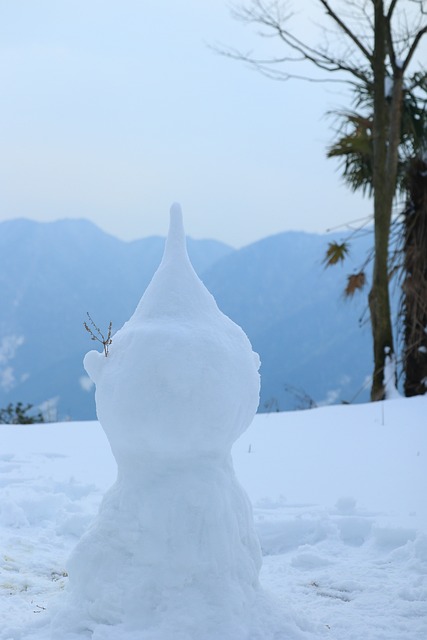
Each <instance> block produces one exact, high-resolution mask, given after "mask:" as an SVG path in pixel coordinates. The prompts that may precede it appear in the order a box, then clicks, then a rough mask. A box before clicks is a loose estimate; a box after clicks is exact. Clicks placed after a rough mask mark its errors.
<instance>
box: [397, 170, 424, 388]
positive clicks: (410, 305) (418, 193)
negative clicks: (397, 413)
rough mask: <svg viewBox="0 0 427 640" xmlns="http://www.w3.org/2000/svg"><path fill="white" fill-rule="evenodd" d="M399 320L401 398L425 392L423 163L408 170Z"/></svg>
mask: <svg viewBox="0 0 427 640" xmlns="http://www.w3.org/2000/svg"><path fill="white" fill-rule="evenodd" d="M404 225H405V231H404V233H405V237H404V247H403V252H404V269H405V279H404V282H403V287H402V288H403V316H404V318H403V320H404V335H405V351H404V368H405V385H404V388H405V395H406V396H415V395H423V394H424V393H426V392H427V386H426V385H427V162H425V161H424V160H422V159H420V158H417V159H416V160H414V161H413V162H412V163H411V165H410V167H409V170H408V204H407V208H406V211H405V219H404Z"/></svg>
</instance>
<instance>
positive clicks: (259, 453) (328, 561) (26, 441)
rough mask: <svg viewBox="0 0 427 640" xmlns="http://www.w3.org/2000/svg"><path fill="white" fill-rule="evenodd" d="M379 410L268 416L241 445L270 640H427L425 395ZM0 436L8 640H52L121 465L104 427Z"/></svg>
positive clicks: (46, 428)
mask: <svg viewBox="0 0 427 640" xmlns="http://www.w3.org/2000/svg"><path fill="white" fill-rule="evenodd" d="M381 404H382V403H376V404H370V405H357V406H342V407H340V406H336V407H325V408H322V409H315V410H311V411H302V412H292V413H281V414H270V415H265V414H264V415H257V416H256V417H255V419H254V422H253V424H252V425H251V427H250V428H249V430H248V431H247V432H246V433H245V434H244V435H243V436H241V438H240V439H239V440H238V442H237V443H236V445H235V446H234V448H233V460H234V467H235V469H236V474H237V477H238V480H239V481H240V482H241V484H242V485H243V487H244V488H245V490H246V491H247V493H248V494H249V497H250V499H251V500H252V502H253V504H254V519H255V527H256V531H257V533H258V535H259V538H260V543H261V548H262V550H263V567H262V570H261V584H262V586H263V587H264V588H265V589H266V590H268V591H269V592H271V593H273V594H274V595H275V596H276V597H277V599H278V602H279V605H280V606H279V609H278V610H277V611H276V612H275V613H274V612H273V611H272V612H271V616H270V617H269V618H267V619H266V620H265V621H264V628H265V632H266V637H268V635H269V631H270V630H271V628H273V627H274V626H275V625H276V623H277V621H275V620H274V617H275V616H279V617H280V616H282V618H284V619H285V620H290V621H294V622H296V624H297V625H298V627H299V628H300V630H301V631H300V633H299V632H297V630H295V627H294V626H292V625H291V624H289V633H288V634H287V637H288V638H289V640H294V639H295V638H297V637H306V638H310V639H311V638H319V637H320V638H322V637H325V638H330V639H331V640H353V639H354V640H356V639H357V640H360V638H363V637H365V638H368V639H369V640H402V639H403V638H404V639H405V640H422V639H423V638H425V637H427V517H426V499H425V488H426V486H427V468H426V464H425V457H426V455H427V430H426V416H427V411H426V409H427V399H426V398H413V399H401V400H393V401H389V402H386V403H384V407H381ZM383 422H384V424H383ZM0 434H1V441H2V447H1V450H2V453H1V455H0V491H1V500H0V540H1V550H2V555H1V566H0V639H1V640H48V638H49V627H48V623H49V619H50V616H51V614H52V612H53V611H55V610H56V608H57V607H58V602H59V603H60V602H61V599H62V597H63V589H64V587H65V585H66V584H67V581H68V577H67V575H66V573H67V561H68V558H69V555H70V553H71V551H72V549H73V548H74V547H75V545H76V543H77V542H78V540H79V539H80V537H81V536H82V535H83V533H84V531H85V530H86V529H87V527H88V526H89V524H90V522H91V521H92V520H93V518H94V517H95V515H96V513H97V510H98V507H99V504H100V502H101V499H102V496H103V493H104V492H105V491H106V490H107V489H108V488H109V487H110V486H111V484H112V483H113V482H114V480H115V475H116V464H115V461H114V458H113V456H112V453H111V450H110V447H109V444H108V441H107V439H106V437H105V434H104V432H103V431H102V429H101V427H100V426H99V424H98V423H96V422H90V423H61V424H52V425H37V426H36V425H28V426H16V427H15V426H2V427H0ZM110 632H112V629H111V628H110V629H107V631H106V632H105V629H102V628H98V630H97V635H96V636H95V635H93V636H92V637H93V638H95V640H96V639H97V638H103V640H104V639H105V640H107V639H108V640H109V638H110V636H108V635H105V633H107V634H108V633H110ZM103 633H104V635H102V634H103ZM300 634H301V636H300ZM113 637H114V640H122V638H123V640H125V639H126V640H130V639H132V640H134V638H132V635H129V633H127V632H126V634H125V632H124V635H123V636H122V637H120V636H117V635H115V636H114V635H112V636H111V638H113ZM140 637H141V638H142V637H143V636H138V640H139V638H140ZM176 637H179V636H176ZM77 638H78V640H82V639H83V638H85V636H84V635H80V636H77ZM135 638H136V636H135ZM153 638H154V636H153ZM219 638H220V636H218V639H219ZM259 638H262V635H260V636H259ZM61 640H62V639H61ZM162 640H163V639H162ZM278 640H279V638H278ZM280 640H282V639H281V638H280Z"/></svg>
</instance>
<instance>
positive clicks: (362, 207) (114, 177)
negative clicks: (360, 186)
mask: <svg viewBox="0 0 427 640" xmlns="http://www.w3.org/2000/svg"><path fill="white" fill-rule="evenodd" d="M314 4H316V3H315V2H313V0H300V1H299V2H297V3H296V5H297V15H296V16H295V18H294V20H295V24H296V26H297V27H298V28H299V29H302V32H303V33H304V35H310V34H311V33H315V31H314V29H315V27H314V26H313V24H312V22H311V21H310V20H311V19H312V18H313V12H312V7H313V6H314ZM308 15H310V20H309V19H308ZM267 45H268V47H269V48H268V49H266V48H265V47H266V46H267ZM216 46H220V47H227V46H230V47H236V48H240V49H242V50H244V51H249V50H251V49H253V50H255V51H257V50H259V49H257V47H259V46H262V47H264V51H270V46H271V51H276V49H275V43H274V42H273V41H271V40H269V41H267V43H266V41H265V39H262V38H260V37H259V36H258V35H257V34H256V29H254V28H251V27H249V26H244V25H243V24H241V23H240V22H238V21H236V20H234V19H233V18H232V16H231V14H230V6H229V3H228V2H226V0H144V1H141V0H120V2H118V1H117V0H60V1H58V0H37V2H34V0H2V2H1V3H0V82H1V86H2V97H1V100H0V118H1V122H2V126H1V127H0V131H1V134H0V135H1V138H0V184H1V189H0V221H1V220H8V219H13V218H18V217H25V218H30V219H34V220H40V221H50V220H56V219H60V218H69V217H76V218H88V219H90V220H92V221H93V222H95V223H96V224H97V225H98V226H100V227H101V228H102V229H104V230H105V231H107V232H108V233H111V234H113V235H115V236H117V237H119V238H122V239H124V240H132V239H135V238H141V237H146V236H150V235H165V233H166V230H167V226H168V212H169V208H170V206H171V204H172V203H173V202H174V201H178V202H180V203H181V205H182V208H183V211H184V217H185V225H186V230H187V233H188V235H190V236H192V237H194V238H215V239H218V240H221V241H223V242H226V243H228V244H231V245H233V246H235V247H240V246H243V245H246V244H249V243H251V242H254V241H256V240H257V239H259V238H263V237H266V236H269V235H272V234H275V233H279V232H282V231H285V230H290V229H293V230H304V231H310V232H321V233H323V232H324V231H325V230H327V229H329V228H331V227H332V228H333V227H336V226H338V225H342V224H345V223H346V222H347V221H350V220H353V219H356V218H361V217H363V216H366V215H369V213H370V212H371V203H370V202H369V201H368V200H364V199H363V198H362V197H359V196H355V195H354V194H352V193H351V192H350V191H349V190H348V189H347V188H346V187H345V186H344V185H343V184H342V181H341V179H340V175H339V166H338V164H337V163H336V161H332V160H327V159H326V153H325V150H326V148H327V146H328V144H329V143H330V142H331V139H332V138H333V130H332V127H333V120H332V119H331V118H327V117H325V113H326V112H327V111H328V110H331V109H336V108H338V107H340V106H342V105H343V104H344V105H345V104H347V105H348V100H347V101H346V96H345V94H344V93H343V91H344V90H343V89H338V88H337V87H336V86H331V85H324V84H322V85H319V84H314V83H306V82H303V81H296V80H295V81H289V82H277V81H273V80H271V79H268V78H266V77H264V76H262V75H261V74H259V73H258V72H256V71H254V70H253V69H251V68H249V67H248V66H247V65H245V64H244V63H242V62H238V61H234V60H231V59H229V58H227V57H225V56H221V55H219V54H218V53H216V52H215V51H214V50H213V47H216Z"/></svg>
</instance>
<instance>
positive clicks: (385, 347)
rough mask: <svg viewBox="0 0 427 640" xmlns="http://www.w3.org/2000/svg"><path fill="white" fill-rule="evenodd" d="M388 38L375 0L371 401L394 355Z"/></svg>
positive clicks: (380, 389)
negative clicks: (390, 256) (390, 268)
mask: <svg viewBox="0 0 427 640" xmlns="http://www.w3.org/2000/svg"><path fill="white" fill-rule="evenodd" d="M386 38H387V31H386V17H385V16H384V2H383V0H375V42H374V53H373V62H372V66H373V72H374V122H373V156H374V157H373V186H374V231H375V257H374V266H373V276H372V288H371V291H370V293H369V309H370V314H371V326H372V337H373V347H374V373H373V377H372V387H371V400H382V399H383V398H384V397H385V385H384V365H385V358H386V355H387V353H390V355H391V354H392V353H393V334H392V327H391V310H390V297H389V288H388V246H389V235H390V223H391V210H392V203H393V194H394V187H395V180H396V178H395V177H394V182H392V176H388V175H387V170H388V169H390V167H391V166H392V163H391V158H390V156H389V157H388V154H387V151H388V146H389V141H388V129H389V126H388V125H389V124H391V121H392V114H390V119H389V117H388V116H389V114H388V109H389V107H388V104H387V99H386V96H385V69H386V65H385V58H386ZM396 150H397V147H396ZM389 151H390V149H389ZM396 152H397V151H396ZM390 163H391V164H390ZM391 189H392V191H391ZM390 194H391V198H390Z"/></svg>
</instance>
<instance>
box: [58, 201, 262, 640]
mask: <svg viewBox="0 0 427 640" xmlns="http://www.w3.org/2000/svg"><path fill="white" fill-rule="evenodd" d="M84 365H85V368H86V370H87V372H88V374H89V376H90V378H91V379H92V380H93V382H94V383H95V384H96V406H97V414H98V418H99V422H100V424H101V425H102V427H103V429H104V430H105V433H106V435H107V437H108V440H109V442H110V445H111V449H112V452H113V455H114V457H115V459H116V462H117V467H118V475H117V481H116V483H115V484H114V485H113V487H112V488H111V489H110V490H109V491H108V493H107V494H106V496H105V498H104V500H103V502H102V505H101V507H100V510H99V514H98V517H97V518H96V520H95V522H94V524H93V525H92V527H91V529H90V530H89V532H88V533H87V534H86V535H85V536H84V537H83V538H82V540H81V541H80V542H79V544H78V545H77V547H76V549H75V551H74V553H73V555H72V557H71V559H70V561H69V563H68V565H69V587H68V589H67V594H66V601H65V604H64V606H63V607H62V609H61V610H60V612H59V614H58V615H57V616H56V617H55V619H54V621H53V623H52V638H58V637H61V638H64V639H65V638H68V636H69V637H70V638H71V637H73V634H76V633H81V632H87V633H93V634H94V635H93V637H94V638H95V637H98V635H96V633H95V630H96V627H97V626H99V625H106V626H108V627H109V628H111V627H118V628H120V627H123V629H126V630H127V631H128V632H129V633H133V632H135V633H137V632H138V633H141V632H145V633H146V634H147V635H141V636H138V637H141V638H145V637H147V638H154V637H156V638H157V637H159V638H162V640H169V638H170V639H172V638H176V637H182V638H189V639H191V640H196V639H197V640H198V639H199V638H201V637H203V638H205V639H208V638H218V637H221V638H233V639H234V640H239V639H240V638H247V637H249V636H250V635H252V633H253V632H254V633H255V631H254V630H256V625H257V624H258V623H257V616H258V614H259V615H260V616H261V617H262V615H265V608H266V606H270V609H271V606H272V605H271V604H270V605H269V604H268V602H269V599H268V597H267V596H266V595H265V594H263V593H262V592H261V590H260V587H259V581H258V576H259V571H260V567H261V553H260V548H259V543H258V539H257V536H256V534H255V530H254V524H253V517H252V510H251V506H250V504H249V501H248V499H247V497H246V494H245V493H244V492H243V490H242V489H241V487H240V485H239V484H238V482H237V480H236V478H235V474H234V470H233V465H232V460H231V447H232V445H233V443H234V442H235V441H236V440H237V438H238V437H239V436H240V435H241V434H242V433H243V432H244V431H245V430H246V429H247V428H248V426H249V425H250V423H251V422H252V420H253V417H254V415H255V413H256V409H257V406H258V402H259V386H260V381H259V374H258V368H259V358H258V356H257V355H256V354H255V353H253V351H252V348H251V345H250V343H249V340H248V338H247V337H246V335H245V334H244V332H243V331H242V330H241V329H240V327H238V326H237V325H236V324H234V322H232V321H231V320H230V319H229V318H227V317H226V316H224V314H222V313H221V312H220V311H219V309H218V307H217V305H216V303H215V300H214V299H213V297H212V296H211V294H210V293H209V292H208V291H207V289H206V288H205V287H204V285H203V284H202V282H201V281H200V279H199V278H198V276H197V275H196V273H195V272H194V270H193V268H192V266H191V264H190V262H189V259H188V256H187V250H186V242H185V234H184V229H183V224H182V215H181V210H180V207H179V205H173V207H172V209H171V225H170V230H169V236H168V239H167V242H166V247H165V253H164V257H163V260H162V262H161V264H160V267H159V269H158V271H157V272H156V274H155V275H154V277H153V279H152V282H151V283H150V285H149V286H148V288H147V290H146V292H145V294H144V296H143V297H142V299H141V301H140V303H139V305H138V307H137V309H136V311H135V313H134V314H133V316H132V317H131V319H130V320H129V321H128V322H127V323H126V324H125V325H124V326H123V327H122V329H121V330H120V331H118V332H117V334H116V335H114V337H113V342H112V345H111V348H110V350H109V353H108V357H106V356H105V355H104V354H103V353H99V352H97V351H91V352H90V353H88V354H87V355H86V357H85V360H84ZM177 630H179V631H177ZM116 633H117V631H114V630H112V631H111V636H110V635H108V636H107V635H106V634H107V631H105V630H104V631H103V632H102V638H103V639H105V638H107V637H108V638H109V637H111V638H113V637H116V636H115V634H116ZM123 633H124V631H123ZM177 633H178V634H180V635H178V636H177ZM67 634H68V635H67ZM100 637H101V636H100ZM254 637H255V636H254Z"/></svg>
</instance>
